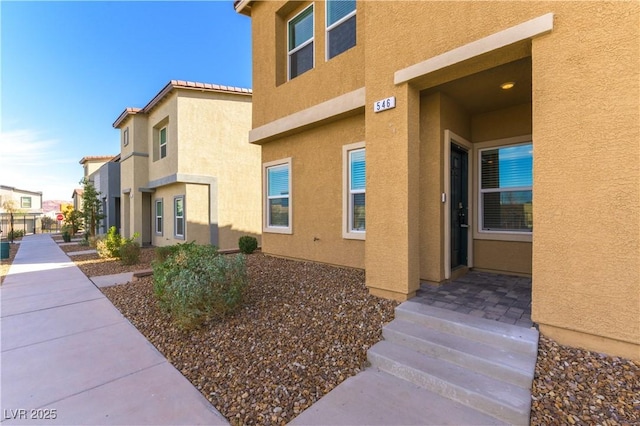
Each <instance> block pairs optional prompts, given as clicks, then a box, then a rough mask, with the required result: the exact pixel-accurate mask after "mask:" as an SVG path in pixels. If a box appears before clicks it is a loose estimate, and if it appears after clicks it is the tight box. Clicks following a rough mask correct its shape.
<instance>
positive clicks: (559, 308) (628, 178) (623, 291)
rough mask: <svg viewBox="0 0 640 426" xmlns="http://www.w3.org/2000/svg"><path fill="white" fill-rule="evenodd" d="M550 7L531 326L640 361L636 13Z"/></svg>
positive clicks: (537, 132) (634, 9)
mask: <svg viewBox="0 0 640 426" xmlns="http://www.w3.org/2000/svg"><path fill="white" fill-rule="evenodd" d="M553 9H554V11H556V13H558V17H557V26H556V27H555V28H554V31H553V34H552V35H551V36H549V37H545V38H543V39H540V40H539V41H538V42H536V43H534V45H533V52H532V53H533V70H534V72H533V87H534V89H533V90H534V92H533V93H534V100H533V117H534V118H533V134H534V139H535V145H534V146H535V148H534V194H535V195H534V197H535V206H534V212H533V215H534V216H533V217H534V223H535V235H534V246H533V280H534V287H533V311H532V319H533V320H534V321H536V322H538V323H540V324H541V330H542V331H543V332H545V331H548V330H552V329H551V327H558V328H560V329H564V331H562V332H560V333H557V334H555V335H557V336H558V337H560V338H562V339H563V340H564V339H565V338H566V334H567V330H569V331H575V332H577V333H583V334H585V335H592V336H604V337H606V338H608V339H612V342H611V343H610V342H609V341H607V339H602V337H598V338H590V339H586V338H579V339H577V340H576V344H578V345H584V346H586V347H589V348H591V349H595V350H605V351H609V348H612V351H614V352H618V353H620V354H622V355H625V356H632V357H634V358H636V359H640V320H639V318H640V274H639V273H638V271H640V220H639V218H640V191H638V188H639V187H640V169H639V168H638V159H639V158H640V144H639V143H638V141H639V140H640V120H639V115H640V114H639V103H638V99H640V90H639V87H640V67H639V65H638V64H639V61H640V50H639V49H638V40H639V39H640V26H639V25H638V22H639V19H640V3H638V2H628V3H620V2H618V3H601V2H594V3H586V4H583V3H580V4H575V5H573V6H572V5H571V4H564V3H563V4H559V5H556V6H554V7H553ZM578 35H579V36H578ZM577 333H576V335H578V336H580V334H577ZM567 340H568V339H567ZM616 341H618V342H616ZM583 342H584V343H583ZM620 342H625V343H626V344H625V345H623V344H621V343H620ZM620 346H625V347H626V349H625V350H622V349H613V348H619V347H620Z"/></svg>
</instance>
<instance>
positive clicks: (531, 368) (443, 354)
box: [382, 319, 536, 389]
mask: <svg viewBox="0 0 640 426" xmlns="http://www.w3.org/2000/svg"><path fill="white" fill-rule="evenodd" d="M382 336H383V337H384V339H385V340H387V341H389V342H393V343H397V344H401V345H404V346H407V347H409V348H411V349H413V350H415V351H418V352H421V353H424V354H427V355H430V356H432V357H435V358H440V359H443V360H445V361H449V362H452V363H454V364H457V365H459V366H462V367H465V368H469V369H470V370H473V371H476V372H479V373H482V374H484V375H487V376H490V377H494V378H496V379H499V380H503V381H505V382H508V383H511V384H514V385H517V386H520V387H523V388H525V389H530V388H531V383H532V381H533V376H534V373H535V363H536V352H530V353H528V354H525V353H523V352H515V351H508V350H504V349H502V348H499V347H496V346H492V345H487V344H485V343H481V342H476V341H473V340H470V339H467V338H464V337H460V336H456V335H453V334H449V333H445V332H442V331H439V330H436V329H433V328H430V327H425V326H423V325H419V324H416V323H414V322H408V321H404V320H398V319H396V320H394V321H392V322H390V323H389V324H387V325H386V326H385V327H384V328H383V329H382Z"/></svg>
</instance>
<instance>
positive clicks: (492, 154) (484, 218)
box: [479, 143, 533, 233]
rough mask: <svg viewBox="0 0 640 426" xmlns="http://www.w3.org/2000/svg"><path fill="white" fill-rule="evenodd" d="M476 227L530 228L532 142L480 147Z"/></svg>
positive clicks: (525, 230) (523, 230)
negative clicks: (478, 225)
mask: <svg viewBox="0 0 640 426" xmlns="http://www.w3.org/2000/svg"><path fill="white" fill-rule="evenodd" d="M479 160H480V215H479V218H480V230H481V231H485V232H486V231H490V232H516V233H530V232H532V231H533V210H532V206H533V204H532V202H533V190H532V188H533V145H532V144H531V143H526V144H520V145H510V146H502V147H497V148H487V149H482V150H480V155H479Z"/></svg>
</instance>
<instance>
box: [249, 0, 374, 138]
mask: <svg viewBox="0 0 640 426" xmlns="http://www.w3.org/2000/svg"><path fill="white" fill-rule="evenodd" d="M308 4H311V2H300V3H297V2H288V3H287V2H285V1H267V2H255V3H254V4H253V5H252V11H253V12H252V18H251V20H252V25H251V28H252V39H253V69H254V70H258V69H259V70H260V72H254V73H253V87H254V88H259V89H260V90H259V91H254V95H253V127H254V128H256V127H259V126H261V125H263V124H266V123H269V122H271V121H273V120H275V119H278V118H281V117H284V116H287V115H289V114H292V113H294V112H296V111H299V110H301V109H305V108H308V107H310V106H313V105H317V104H319V103H321V102H323V101H326V100H328V99H332V98H335V97H336V96H338V95H341V94H343V93H347V92H351V91H353V90H356V89H359V88H361V87H363V86H364V68H363V64H364V47H363V44H362V43H360V42H358V43H357V44H356V46H355V47H353V48H351V49H349V50H347V51H346V52H343V53H342V54H340V55H338V56H336V57H334V58H332V59H330V60H329V61H327V60H326V59H325V33H324V31H323V30H322V29H323V28H324V27H325V5H324V2H314V4H315V7H314V26H315V28H316V31H315V33H314V34H315V38H314V44H315V47H314V49H315V55H314V57H315V67H314V69H313V72H306V73H304V74H302V75H300V76H298V77H296V78H294V79H293V80H291V81H289V82H286V83H285V84H280V81H279V80H282V79H284V80H286V72H287V71H286V70H287V60H286V57H287V50H286V42H287V32H286V23H287V21H288V20H289V19H291V18H293V17H294V16H295V15H296V14H297V13H298V12H300V11H302V10H303V9H304V8H305V7H306V6H307V5H308ZM278 11H281V13H280V14H278V13H277V12H278ZM274 19H275V23H276V24H275V25H274ZM364 19H365V8H364V7H363V6H361V5H360V4H358V9H357V14H356V31H357V33H356V38H357V40H358V41H360V40H364ZM274 53H276V54H274ZM345 70H349V72H345ZM278 73H280V74H278ZM338 75H339V78H337V76H338ZM274 106H276V107H274Z"/></svg>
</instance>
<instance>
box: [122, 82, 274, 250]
mask: <svg viewBox="0 0 640 426" xmlns="http://www.w3.org/2000/svg"><path fill="white" fill-rule="evenodd" d="M113 127H115V128H117V129H119V130H120V134H121V144H122V145H121V158H120V174H121V178H120V179H121V187H122V201H121V211H122V214H121V220H122V234H123V235H124V236H126V237H131V236H133V235H134V233H138V234H139V235H140V237H141V241H142V243H143V244H152V245H154V246H164V245H169V244H176V243H182V242H187V241H195V242H197V243H199V244H213V245H215V246H217V247H219V248H220V249H223V250H227V249H236V248H237V247H238V239H239V237H241V236H243V235H252V236H255V237H257V238H259V236H260V194H261V192H260V147H259V146H254V145H250V144H249V143H248V140H247V139H248V132H249V130H250V129H251V90H250V89H242V88H236V87H227V86H220V85H216V84H205V83H194V82H187V81H176V80H172V81H170V82H169V83H168V84H167V85H166V86H165V87H164V88H163V89H162V90H161V91H160V92H159V93H158V94H157V95H156V96H154V97H153V99H151V101H149V103H148V104H147V105H146V106H145V107H144V108H127V109H125V110H124V111H123V112H122V114H121V115H120V116H119V117H118V118H117V120H116V121H115V122H114V123H113Z"/></svg>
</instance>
